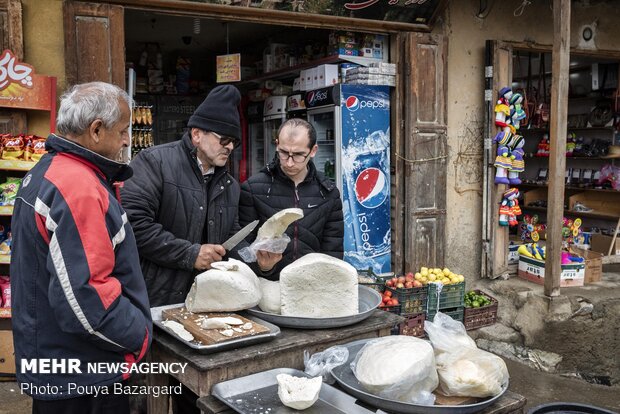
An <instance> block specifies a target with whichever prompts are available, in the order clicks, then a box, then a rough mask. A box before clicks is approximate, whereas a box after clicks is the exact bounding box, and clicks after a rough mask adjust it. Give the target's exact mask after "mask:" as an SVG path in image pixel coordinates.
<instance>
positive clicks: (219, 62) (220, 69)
mask: <svg viewBox="0 0 620 414" xmlns="http://www.w3.org/2000/svg"><path fill="white" fill-rule="evenodd" d="M215 66H216V71H217V83H225V82H239V81H240V80H241V54H239V53H235V54H232V55H220V56H217V58H216V63H215Z"/></svg>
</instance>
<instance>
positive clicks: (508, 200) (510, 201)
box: [499, 188, 522, 226]
mask: <svg viewBox="0 0 620 414" xmlns="http://www.w3.org/2000/svg"><path fill="white" fill-rule="evenodd" d="M518 198H519V190H518V189H516V188H511V189H509V190H508V191H506V192H504V196H503V199H502V202H501V204H500V206H499V225H500V226H516V225H517V224H519V222H518V221H517V216H520V215H521V214H522V213H521V207H519V200H518Z"/></svg>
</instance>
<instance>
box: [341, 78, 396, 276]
mask: <svg viewBox="0 0 620 414" xmlns="http://www.w3.org/2000/svg"><path fill="white" fill-rule="evenodd" d="M340 98H341V99H340V113H341V117H340V118H341V119H340V120H341V125H342V126H341V131H340V132H341V140H342V146H341V156H340V164H341V165H340V168H341V176H342V199H343V212H344V229H345V230H344V231H345V233H344V236H345V238H344V259H345V260H346V261H347V262H349V263H351V264H352V265H353V266H354V267H355V268H356V269H358V270H367V269H369V268H371V269H372V270H373V271H374V272H375V273H384V272H389V271H390V259H391V225H390V90H389V87H387V86H366V85H341V93H340Z"/></svg>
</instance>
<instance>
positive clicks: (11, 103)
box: [0, 50, 56, 111]
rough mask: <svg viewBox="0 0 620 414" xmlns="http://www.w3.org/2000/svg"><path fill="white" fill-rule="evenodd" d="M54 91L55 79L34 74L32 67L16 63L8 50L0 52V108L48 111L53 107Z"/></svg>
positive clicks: (15, 59)
mask: <svg viewBox="0 0 620 414" xmlns="http://www.w3.org/2000/svg"><path fill="white" fill-rule="evenodd" d="M52 84H53V85H52ZM55 89H56V82H55V78H52V77H49V76H42V75H37V74H35V73H34V68H33V67H32V66H30V65H28V64H26V63H23V62H20V61H18V60H17V58H16V57H15V55H14V54H13V52H11V51H10V50H5V51H4V52H2V55H1V56H0V106H2V107H10V108H21V109H40V110H44V111H49V110H51V105H55V99H56V98H55Z"/></svg>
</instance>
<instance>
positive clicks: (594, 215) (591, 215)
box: [521, 206, 620, 220]
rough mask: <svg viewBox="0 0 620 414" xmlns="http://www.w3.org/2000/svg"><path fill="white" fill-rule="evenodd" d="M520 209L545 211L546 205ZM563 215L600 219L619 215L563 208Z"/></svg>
mask: <svg viewBox="0 0 620 414" xmlns="http://www.w3.org/2000/svg"><path fill="white" fill-rule="evenodd" d="M521 209H522V210H531V211H543V212H545V213H546V212H547V208H546V207H532V206H521ZM564 215H566V216H570V217H589V218H597V219H602V220H618V219H619V218H620V217H618V216H614V215H610V214H598V213H584V212H582V211H572V210H566V209H564Z"/></svg>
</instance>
